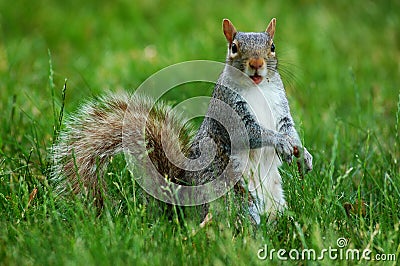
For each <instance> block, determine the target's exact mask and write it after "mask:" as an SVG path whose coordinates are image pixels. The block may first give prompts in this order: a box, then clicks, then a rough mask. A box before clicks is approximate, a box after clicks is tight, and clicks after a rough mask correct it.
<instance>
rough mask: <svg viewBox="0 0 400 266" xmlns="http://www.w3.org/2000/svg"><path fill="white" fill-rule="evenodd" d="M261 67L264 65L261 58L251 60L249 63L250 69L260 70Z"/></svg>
mask: <svg viewBox="0 0 400 266" xmlns="http://www.w3.org/2000/svg"><path fill="white" fill-rule="evenodd" d="M263 65H264V59H262V58H251V59H250V61H249V66H250V67H251V68H252V69H259V68H262V67H263Z"/></svg>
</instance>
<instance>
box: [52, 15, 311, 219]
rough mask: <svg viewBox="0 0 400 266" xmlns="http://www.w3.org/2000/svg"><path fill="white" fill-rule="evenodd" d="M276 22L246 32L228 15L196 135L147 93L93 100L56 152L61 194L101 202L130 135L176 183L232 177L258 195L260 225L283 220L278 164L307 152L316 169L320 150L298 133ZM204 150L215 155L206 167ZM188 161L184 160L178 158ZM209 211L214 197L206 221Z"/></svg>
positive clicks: (254, 204) (255, 211) (254, 212)
mask: <svg viewBox="0 0 400 266" xmlns="http://www.w3.org/2000/svg"><path fill="white" fill-rule="evenodd" d="M275 27H276V19H275V18H273V19H272V20H271V22H270V23H269V25H268V27H267V29H266V31H265V32H261V33H253V32H238V31H237V30H236V29H235V27H234V26H233V24H232V23H231V22H230V21H229V20H228V19H224V20H223V32H224V35H225V37H226V40H227V42H228V52H227V57H226V64H225V67H224V69H223V71H222V73H221V74H220V76H219V78H218V80H217V81H216V85H215V88H214V92H213V94H212V98H211V101H210V103H209V107H208V111H207V114H206V115H205V118H204V120H203V122H202V124H201V126H200V128H199V130H198V131H197V133H196V134H193V133H192V131H191V130H190V128H189V127H188V126H187V124H186V123H185V121H183V120H182V119H181V117H180V115H179V114H176V113H175V112H174V110H172V108H171V107H170V106H168V105H166V104H164V103H162V102H161V103H157V104H155V105H154V104H153V103H152V102H151V101H149V99H148V98H146V97H144V96H143V97H142V96H140V95H134V96H132V95H131V94H129V93H113V94H112V93H110V94H107V95H105V96H103V97H100V98H99V99H97V100H93V101H89V102H88V103H86V104H85V105H83V106H82V108H81V110H80V111H78V112H77V113H76V114H74V115H72V116H70V118H69V119H68V120H67V121H66V123H65V127H64V128H65V129H64V130H63V131H61V133H60V135H59V136H58V139H57V141H56V143H55V144H54V145H53V147H52V150H51V156H52V161H53V166H52V169H51V180H52V181H54V182H55V183H56V186H57V191H58V193H60V194H63V193H66V192H68V191H72V192H73V193H91V195H93V196H94V198H95V200H96V203H97V204H98V205H99V206H101V205H102V204H103V195H104V193H103V191H104V190H105V182H104V179H103V178H104V171H105V169H106V166H107V164H108V161H109V160H110V158H111V157H112V156H114V155H116V154H118V153H122V152H126V147H124V144H123V142H124V141H125V142H126V143H129V145H130V147H129V148H128V150H129V151H128V152H131V154H133V157H135V158H136V163H137V164H140V163H141V158H143V154H140V153H138V152H137V153H135V152H136V151H138V150H143V147H144V148H145V150H146V151H147V156H148V157H149V158H150V161H151V162H152V164H154V166H155V168H156V170H157V171H158V173H160V175H161V176H163V177H166V178H168V180H169V181H170V182H172V183H176V184H182V185H189V186H190V185H192V186H200V185H204V184H207V183H209V182H212V181H213V180H215V179H216V178H220V177H221V176H223V178H225V180H226V182H227V184H228V185H229V186H231V185H235V186H236V187H239V189H235V191H239V192H238V193H239V194H242V195H241V196H243V197H244V200H247V201H248V211H249V215H250V217H251V218H252V220H253V221H254V222H255V223H256V224H259V223H260V222H261V221H262V217H267V218H266V219H267V220H271V219H275V218H276V216H277V215H278V214H279V213H280V212H282V211H283V210H284V209H285V207H286V202H285V198H284V194H283V189H282V180H281V176H280V173H279V171H278V167H279V166H280V165H281V163H282V160H283V161H286V162H287V163H291V162H292V160H293V156H295V157H299V158H300V160H302V162H301V163H299V165H301V166H302V167H303V168H302V169H301V170H302V171H305V172H306V171H310V170H312V156H311V154H310V153H309V152H308V151H307V149H306V148H305V147H303V145H302V143H301V141H300V138H299V136H298V134H297V132H296V129H295V127H294V122H293V119H292V116H291V114H290V109H289V104H288V100H287V98H286V93H285V90H284V85H283V83H282V80H281V77H280V75H279V73H278V60H277V57H276V54H275V49H276V48H275V45H274V42H273V38H274V34H275ZM221 103H222V105H221ZM221 106H226V107H227V108H229V109H230V110H233V111H234V115H232V113H231V112H225V111H223V110H222V109H221ZM234 116H235V117H236V119H234V118H233V117H234ZM224 121H225V122H224ZM226 121H229V123H228V124H229V126H228V127H229V128H226V124H227V123H226ZM161 125H162V126H161ZM238 128H241V129H242V130H241V132H239V131H240V130H237V129H238ZM232 132H233V133H232ZM243 132H244V133H245V134H243ZM177 136H178V137H177ZM163 138H164V139H163ZM172 139H175V140H176V142H173V141H172ZM182 154H183V155H184V156H181V155H182ZM174 157H176V158H178V159H176V160H172V161H171V158H174ZM204 157H206V158H208V159H207V160H209V159H210V158H211V160H209V161H208V162H207V163H206V164H205V165H204V160H203V158H204ZM179 158H181V159H182V158H183V159H182V160H184V161H182V162H180V163H179V162H178V163H177V161H179V160H180V159H179ZM298 162H299V161H298ZM185 163H186V164H188V163H189V165H186V166H187V167H182V165H185ZM193 169H194V170H193ZM236 177H237V178H236ZM144 178H152V177H151V176H148V177H146V176H145V177H144ZM237 181H238V182H237ZM207 213H208V204H207V203H204V204H203V210H202V216H203V218H204V217H206V215H207Z"/></svg>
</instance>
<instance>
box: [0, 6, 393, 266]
mask: <svg viewBox="0 0 400 266" xmlns="http://www.w3.org/2000/svg"><path fill="white" fill-rule="evenodd" d="M398 10H400V4H399V2H398V1H380V2H379V3H378V2H377V1H342V0H338V1H326V3H323V1H312V0H303V1H253V2H251V3H246V4H245V3H243V1H232V2H230V3H227V2H226V1H220V2H217V1H212V2H210V3H204V2H202V1H168V2H167V1H142V2H137V1H117V2H115V1H114V2H112V1H45V0H37V1H20V0H15V1H13V2H12V3H9V2H7V1H0V95H1V96H0V123H1V127H0V264H2V265H54V264H70V265H76V264H78V265H86V264H93V265H97V264H100V265H102V264H104V265H107V264H117V265H118V264H134V265H142V264H150V265H153V264H154V265H159V264H163V265H171V264H178V265H181V264H183V265H185V264H194V265H208V264H211V265H225V264H227V265H252V264H261V265H265V264H267V263H268V262H269V261H268V260H266V261H261V260H259V259H258V258H257V252H258V250H259V248H261V247H263V246H264V244H266V245H268V249H272V248H275V249H280V248H284V249H286V250H290V249H305V248H313V249H316V250H322V249H323V248H329V246H332V247H334V248H335V247H336V240H337V239H338V238H339V237H345V238H346V239H347V240H348V246H347V247H349V248H355V249H360V250H362V249H364V248H369V249H371V250H372V254H374V255H375V254H389V253H393V254H396V257H397V258H399V255H400V254H399V253H400V232H399V226H400V215H399V209H400V185H399V184H400V163H399V159H400V140H399V139H400V138H399V127H400V121H399V119H400V89H399V78H398V77H399V76H400V65H399V62H400V50H399V44H400V33H399V25H400V15H399V14H398ZM225 17H228V18H230V19H231V21H232V22H233V23H234V24H235V26H236V27H237V28H238V29H239V30H243V31H262V30H264V29H265V27H266V26H267V24H268V22H269V20H270V19H271V18H272V17H276V18H277V21H278V22H277V32H276V34H275V35H276V40H275V43H276V47H277V53H278V56H279V59H280V65H281V73H282V76H283V78H284V79H285V82H286V83H287V93H288V97H289V100H290V104H291V108H292V113H293V115H294V118H295V120H296V121H297V125H298V129H299V131H300V132H301V135H302V137H303V138H304V142H305V144H306V146H307V147H308V148H309V150H310V152H311V153H312V154H313V156H314V165H315V166H314V170H313V172H311V173H310V174H308V175H307V176H306V177H305V178H304V180H300V179H299V178H298V176H297V174H296V172H295V167H293V166H287V165H284V166H283V167H282V174H283V179H284V186H285V190H286V198H287V201H288V206H289V210H288V211H287V212H286V213H285V214H284V215H283V216H282V217H281V218H280V219H279V220H278V221H277V222H276V223H275V224H272V225H266V224H263V225H261V226H260V227H259V228H253V227H252V226H251V225H250V223H249V221H248V219H247V218H246V217H244V216H243V213H242V212H241V211H240V210H237V207H236V206H237V204H235V199H232V197H231V194H228V195H227V197H226V198H227V199H228V201H227V202H228V208H224V207H221V206H223V205H224V204H225V203H224V200H223V199H222V200H218V201H217V202H216V203H215V204H214V205H213V209H214V211H215V213H216V215H215V217H214V221H213V222H212V224H211V225H209V226H208V227H206V228H203V229H201V230H198V231H196V233H195V234H193V231H192V230H197V229H198V227H197V223H196V220H195V219H192V218H191V217H190V215H187V216H186V217H185V218H184V219H181V218H180V219H179V218H178V216H180V215H179V213H180V210H179V209H176V212H175V214H173V215H172V217H173V219H168V217H167V214H166V213H165V212H163V210H162V207H161V210H160V206H159V205H157V204H155V203H154V202H152V201H150V202H147V201H145V200H143V199H142V197H140V194H141V192H140V190H139V189H137V188H136V186H135V182H134V181H133V180H132V177H130V176H129V175H128V173H127V171H126V169H125V167H124V164H123V163H122V162H121V161H118V160H117V161H116V162H115V163H113V164H112V165H111V166H110V169H109V170H110V171H109V172H110V173H112V174H110V176H111V177H112V179H111V181H110V183H109V187H110V191H109V192H108V195H109V197H108V198H107V202H106V206H105V208H104V210H103V212H102V213H101V215H100V216H99V215H98V213H97V212H96V210H95V209H94V208H93V207H91V203H90V202H87V201H86V200H85V199H81V198H76V199H74V200H72V201H68V202H62V201H57V200H56V198H55V197H54V195H53V194H52V188H51V186H50V185H49V182H48V180H47V176H46V174H47V172H46V169H47V166H48V163H49V162H48V157H47V156H48V151H47V149H48V148H49V147H50V146H51V144H52V141H53V139H52V138H53V132H54V128H55V127H56V126H57V123H58V115H59V113H60V108H61V106H62V104H61V103H62V102H63V101H62V89H63V86H64V83H65V80H67V90H66V99H65V110H64V111H65V113H66V114H69V113H71V112H73V111H74V110H76V109H77V108H78V106H79V104H81V103H82V102H83V99H86V98H89V97H91V96H93V95H100V94H102V93H103V92H104V91H105V90H106V89H110V90H114V91H115V90H118V89H122V88H123V89H127V90H131V91H133V90H134V89H135V88H136V87H137V86H138V85H140V84H141V83H142V82H143V81H144V80H145V79H146V78H147V77H149V76H150V75H151V74H153V73H154V72H155V71H157V70H160V69H162V68H164V67H167V66H169V65H171V64H174V63H178V62H182V61H187V60H194V59H207V60H215V61H220V62H222V61H223V60H224V57H225V49H226V44H225V39H224V37H223V34H222V29H221V21H222V18H225ZM146 47H147V49H152V50H153V51H155V52H156V56H154V57H152V56H151V55H150V56H149V55H147V56H145V55H144V50H145V49H146ZM49 52H50V53H49ZM50 54H51V56H49V55H50ZM50 62H51V65H50ZM204 91H205V94H206V95H209V93H210V90H209V89H205V90H204ZM190 93H192V92H190ZM190 93H188V94H187V95H183V96H187V97H190V96H191V94H190ZM194 93H197V94H198V93H199V92H194ZM200 93H201V92H200ZM170 96H171V97H172V98H171V99H172V100H173V99H175V97H178V96H182V95H180V93H178V92H177V93H175V94H174V93H172V94H171V95H170ZM36 189H37V194H36V196H35V197H33V199H32V200H30V194H31V193H32V192H33V191H34V190H36ZM361 201H363V202H365V204H366V209H365V214H361V213H360V212H357V211H354V212H353V213H352V214H351V215H349V216H348V215H346V210H345V208H344V206H345V205H346V203H350V204H354V205H355V204H356V203H357V202H361ZM347 206H349V205H347ZM189 213H190V210H189ZM238 217H239V219H238ZM275 263H276V264H281V263H284V262H283V261H278V260H275ZM292 263H293V261H292ZM294 263H296V264H309V263H310V264H324V265H331V264H347V263H348V264H358V263H365V261H363V262H358V261H347V262H346V261H343V260H342V261H341V260H329V259H326V260H324V261H319V262H302V261H294ZM380 263H382V264H386V263H387V264H388V265H395V264H396V263H395V262H393V261H392V262H386V263H383V262H380Z"/></svg>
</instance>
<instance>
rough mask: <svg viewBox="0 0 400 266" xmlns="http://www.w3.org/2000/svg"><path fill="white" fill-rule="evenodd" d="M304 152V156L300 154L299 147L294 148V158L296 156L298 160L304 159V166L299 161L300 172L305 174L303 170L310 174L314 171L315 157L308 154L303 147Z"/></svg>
mask: <svg viewBox="0 0 400 266" xmlns="http://www.w3.org/2000/svg"><path fill="white" fill-rule="evenodd" d="M302 149H303V152H302V154H300V151H299V148H298V147H294V156H296V157H297V158H303V162H304V163H303V164H302V163H301V162H299V161H298V163H297V164H298V167H299V171H300V172H303V169H304V170H305V171H306V172H310V171H311V170H312V169H313V162H312V161H313V157H312V155H311V154H310V153H309V152H308V150H307V149H306V148H305V147H303V148H302Z"/></svg>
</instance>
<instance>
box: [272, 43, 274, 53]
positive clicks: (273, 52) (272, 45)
mask: <svg viewBox="0 0 400 266" xmlns="http://www.w3.org/2000/svg"><path fill="white" fill-rule="evenodd" d="M274 52H275V45H274V43H272V45H271V53H274Z"/></svg>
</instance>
